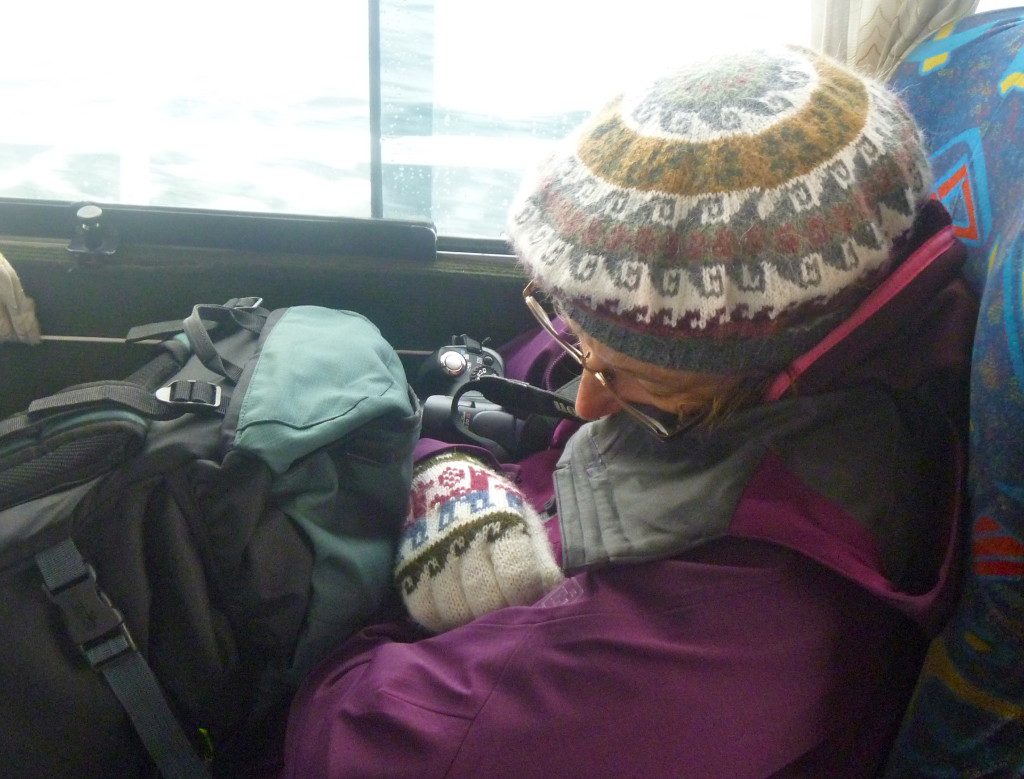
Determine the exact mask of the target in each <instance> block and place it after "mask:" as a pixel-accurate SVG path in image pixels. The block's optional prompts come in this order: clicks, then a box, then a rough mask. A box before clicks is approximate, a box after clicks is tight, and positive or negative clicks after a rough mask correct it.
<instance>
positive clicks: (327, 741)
mask: <svg viewBox="0 0 1024 779" xmlns="http://www.w3.org/2000/svg"><path fill="white" fill-rule="evenodd" d="M941 286H942V285H941V284H939V285H938V287H941ZM934 292H935V290H932V293H934ZM933 296H934V295H933V294H928V295H923V296H922V299H930V298H932V297H933ZM965 340H969V334H966V339H965ZM839 362H841V361H839ZM834 374H835V371H823V372H822V373H821V375H820V376H818V377H816V379H815V380H816V381H819V383H821V384H823V385H824V386H825V389H827V383H828V381H830V380H831V378H830V377H834ZM822 376H824V377H825V378H821V377H822ZM918 378H919V377H918ZM915 381H916V379H915ZM898 385H899V382H898V381H897V382H891V383H889V386H888V387H887V388H880V387H876V386H872V387H870V388H863V387H862V388H860V389H853V390H848V391H847V390H837V391H832V392H825V391H823V392H822V393H821V395H820V396H818V397H810V398H797V399H793V400H789V401H787V400H783V401H780V402H779V403H781V404H785V403H791V404H792V408H791V409H789V410H788V411H787V412H786V413H784V414H783V413H775V410H776V409H778V408H781V406H780V405H779V404H774V403H773V404H768V405H767V406H765V407H759V408H758V409H754V410H751V411H750V412H749V413H748V414H747V415H745V416H744V415H740V416H739V417H738V418H737V419H735V420H733V421H731V422H730V423H729V425H731V427H730V426H729V425H727V426H726V428H725V430H724V431H716V432H715V433H714V434H704V433H695V434H694V435H696V436H698V438H695V439H693V440H690V441H684V442H679V441H676V442H675V443H672V442H670V444H669V445H668V446H669V449H668V450H664V449H657V447H658V446H662V444H660V443H658V444H654V443H652V444H651V445H650V446H651V447H653V448H654V450H652V451H647V450H645V449H644V445H642V444H638V442H639V441H641V440H643V439H640V438H636V437H635V435H636V431H635V430H634V429H632V428H631V423H630V422H629V420H628V418H624V417H625V415H618V416H617V417H615V418H611V419H609V420H603V421H602V422H599V423H594V424H591V425H587V426H585V427H584V428H582V429H581V430H580V431H579V433H577V434H576V435H575V436H573V438H572V439H571V440H570V442H569V445H567V447H566V450H565V453H564V454H563V456H562V459H561V461H560V463H559V465H558V470H557V473H556V483H557V485H558V497H559V511H560V521H561V526H562V534H561V536H562V538H561V540H562V545H563V548H562V555H563V561H564V562H565V563H566V567H567V570H568V572H569V573H573V572H575V573H574V574H573V575H571V576H569V578H567V579H566V580H565V582H564V583H563V584H562V585H561V586H560V587H559V588H558V589H556V590H555V591H553V592H551V593H549V594H548V595H547V596H545V597H544V598H543V599H542V600H541V601H540V602H539V603H537V604H534V605H533V606H529V607H514V608H506V609H502V610H500V611H497V612H494V613H492V614H489V615H486V616H484V617H482V618H479V619H477V620H475V621H473V622H472V623H470V624H468V625H466V626H464V627H461V628H457V629H455V630H452V631H449V632H448V633H444V634H441V635H438V636H433V637H424V636H423V635H422V634H421V633H418V632H417V631H416V629H415V628H414V627H413V626H410V625H406V624H392V625H384V626H377V627H372V628H368V629H366V630H364V631H362V632H361V633H360V634H358V635H357V636H355V637H354V638H352V639H351V640H349V641H348V642H347V643H346V644H345V645H344V646H342V647H341V648H340V649H339V650H338V651H337V652H336V653H335V654H334V655H333V656H332V657H330V658H328V660H327V661H325V662H324V663H323V664H322V665H321V666H320V667H319V669H318V670H317V671H315V672H314V673H313V675H312V676H311V677H310V678H309V679H308V680H307V682H306V684H305V685H304V687H303V689H302V690H301V691H300V693H299V694H298V696H297V697H296V699H295V701H294V704H293V707H292V712H291V718H290V721H289V731H288V736H287V743H286V750H285V770H284V774H283V775H284V776H289V777H310V776H339V777H348V776H388V777H404V776H417V777H419V776H474V777H475V776H486V777H502V776H509V777H513V776H514V777H518V778H519V779H522V777H527V776H542V777H559V776H573V777H575V776H673V777H674V776H696V777H730V778H733V777H765V776H772V775H783V776H815V777H816V776H829V777H841V776H871V775H874V774H875V773H877V771H878V769H879V767H880V765H881V763H882V761H883V760H884V758H885V753H886V750H887V747H888V744H889V742H890V741H891V738H892V736H893V735H894V733H895V729H896V727H897V726H898V722H899V717H900V713H901V711H902V709H903V707H904V705H905V703H906V700H907V696H908V695H909V691H910V690H911V689H912V687H913V684H914V681H915V679H916V674H917V669H918V667H919V664H920V660H921V657H922V653H923V651H924V648H925V646H926V643H927V639H928V636H929V635H930V634H931V633H933V632H934V630H935V629H936V627H937V626H938V624H939V623H940V622H941V620H942V618H943V617H944V615H945V609H946V604H947V601H948V595H949V590H950V583H951V576H950V572H951V569H952V567H953V566H952V565H951V561H952V559H953V555H954V546H955V545H954V539H955V537H956V530H955V528H956V516H957V514H958V511H959V504H958V500H957V499H958V495H959V489H958V482H957V479H958V478H959V475H960V474H961V473H962V462H961V460H960V459H959V456H958V451H959V449H958V447H957V446H956V444H955V443H951V442H952V441H953V436H951V435H950V434H949V432H948V430H946V429H944V428H943V427H942V426H941V425H936V424H935V422H936V416H935V415H934V414H926V413H923V412H922V409H923V408H925V406H922V405H919V404H917V402H916V401H915V400H914V399H913V397H912V396H909V395H906V394H905V393H902V391H901V390H900V389H899V386H898ZM765 409H767V411H766V410H765ZM793 420H796V422H795V423H794V421H793ZM701 436H703V438H701ZM651 441H653V439H651ZM673 447H674V448H673ZM612 454H615V455H616V456H614V457H613V456H611V455H612ZM545 458H546V459H545ZM535 462H541V463H542V465H543V466H545V467H547V468H548V469H549V468H550V465H551V453H542V454H541V455H539V456H538V457H537V458H536V459H535ZM655 464H656V465H655ZM652 467H659V468H665V469H667V471H666V473H665V474H662V475H663V476H664V475H668V473H669V472H671V474H672V475H671V478H669V479H667V480H666V479H660V478H659V479H658V480H657V483H658V484H665V485H667V486H666V487H665V492H663V493H659V494H658V495H656V496H655V495H653V494H652V489H653V488H652V487H650V486H649V485H648V484H647V482H645V480H644V478H645V477H644V473H645V472H646V470H648V469H649V468H652ZM539 472H540V473H543V472H544V467H541V468H540V469H539ZM548 472H550V471H548ZM537 473H538V471H537V470H531V464H530V463H526V464H524V465H523V468H522V475H523V476H524V479H525V480H526V481H528V482H531V480H532V479H533V478H534V477H535V476H536V475H537ZM548 483H550V482H548ZM652 483H653V482H652ZM722 484H724V485H725V486H724V487H722V488H720V489H719V488H717V487H714V486H713V485H722ZM531 485H532V487H533V492H532V497H533V498H534V499H535V500H540V499H542V498H543V497H544V492H545V489H544V488H542V487H537V483H536V482H531ZM531 485H524V486H531Z"/></svg>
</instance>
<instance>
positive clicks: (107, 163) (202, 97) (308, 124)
mask: <svg viewBox="0 0 1024 779" xmlns="http://www.w3.org/2000/svg"><path fill="white" fill-rule="evenodd" d="M367 51H368V44H367V7H366V4H365V3H359V2H338V3H325V2H319V1H318V0H289V2H288V3H285V4H279V3H273V4H271V3H251V2H238V0H218V1H217V2H208V0H178V2H175V3H172V4H154V3H140V2H135V1H129V0H105V1H104V2H102V3H81V2H70V1H68V0H33V1H32V2H17V3H11V4H8V5H7V6H5V10H4V43H3V45H2V46H0V105H2V106H3V117H4V121H3V122H2V124H0V196H5V197H19V198H40V199H54V200H71V201H78V200H95V201H100V202H105V203H123V204H131V205H159V206H181V207H194V208H212V209H226V210H240V211H275V212H284V213H313V214H345V215H351V216H369V213H370V206H369V203H370V196H369V148H370V147H369V126H368V122H367V116H368V93H369V86H368V85H369V76H368V68H369V65H368V55H367Z"/></svg>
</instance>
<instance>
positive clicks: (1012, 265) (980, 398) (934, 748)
mask: <svg viewBox="0 0 1024 779" xmlns="http://www.w3.org/2000/svg"><path fill="white" fill-rule="evenodd" d="M892 85H893V86H894V87H895V88H896V89H897V90H898V91H899V92H900V93H901V94H902V96H903V98H904V100H905V101H906V103H907V104H908V106H909V107H910V110H911V111H912V112H913V114H914V115H915V116H916V117H917V119H918V121H919V123H920V124H921V126H922V127H923V129H924V131H925V135H926V139H927V142H928V146H929V150H930V152H931V158H932V163H933V167H934V170H935V187H934V191H933V194H934V196H935V197H937V198H938V199H940V200H941V201H942V202H943V203H944V204H945V205H946V208H947V209H948V210H949V212H950V213H951V214H952V216H953V222H954V225H955V227H956V231H957V233H958V234H959V235H960V237H961V239H962V240H963V241H964V243H965V244H966V245H967V249H968V259H967V266H966V267H965V270H964V273H965V276H966V277H967V280H968V282H969V284H970V285H971V286H972V287H973V289H974V290H975V291H976V292H977V294H978V295H979V297H980V300H981V314H980V317H979V322H978V330H977V334H976V336H975V343H974V353H973V358H972V370H971V399H970V411H971V435H970V464H971V465H970V478H969V495H968V506H969V509H968V511H969V514H968V516H967V517H966V522H967V528H966V529H967V532H968V533H969V538H968V539H967V541H966V543H967V546H968V550H969V557H968V563H967V571H966V580H965V586H964V591H963V595H962V597H961V600H960V602H959V605H958V607H957V611H956V613H955V615H954V617H953V619H952V621H951V622H950V624H949V625H948V627H947V629H946V631H945V632H944V633H943V635H942V636H941V637H940V638H939V639H938V640H936V641H935V642H934V644H933V646H932V647H931V650H930V652H929V655H928V659H927V661H926V663H925V668H924V671H923V673H922V677H921V681H920V684H919V687H918V690H917V694H916V696H915V699H914V701H913V702H912V704H911V707H910V710H909V712H908V716H907V719H906V721H905V723H904V726H903V729H902V731H901V733H900V736H899V738H898V739H897V741H896V744H895V747H894V751H893V754H892V759H891V761H890V765H889V775H891V776H943V777H945V776H948V777H980V776H985V777H1004V776H1005V777H1024V350H1022V343H1021V342H1022V339H1024V298H1022V294H1024V289H1022V283H1021V280H1022V274H1024V8H1017V9H1007V10H1000V11H992V12H989V13H984V14H977V15H974V16H970V17H967V18H965V19H962V20H960V21H959V22H957V23H955V24H951V25H947V26H946V27H944V28H943V29H941V30H940V31H939V32H938V33H936V34H935V35H933V36H932V37H931V38H930V39H929V40H927V41H925V42H924V43H922V44H921V45H919V46H918V47H917V48H916V49H915V50H914V51H912V52H911V53H910V54H909V55H908V56H907V58H906V59H905V60H904V62H903V63H902V64H901V66H900V67H899V69H898V70H897V72H896V73H895V74H894V76H893V79H892Z"/></svg>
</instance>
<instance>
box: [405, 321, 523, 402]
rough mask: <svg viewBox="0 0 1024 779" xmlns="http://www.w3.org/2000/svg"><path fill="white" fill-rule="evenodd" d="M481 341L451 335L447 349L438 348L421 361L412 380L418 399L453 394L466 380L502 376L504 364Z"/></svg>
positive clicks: (498, 355) (484, 342)
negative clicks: (414, 378)
mask: <svg viewBox="0 0 1024 779" xmlns="http://www.w3.org/2000/svg"><path fill="white" fill-rule="evenodd" d="M486 343H487V339H484V340H483V341H482V342H481V341H477V340H476V339H474V338H470V337H469V336H468V335H466V334H465V333H463V334H462V335H458V336H452V341H451V343H450V344H449V345H448V346H442V347H441V348H440V349H438V350H437V351H435V352H433V353H432V354H431V355H430V356H429V357H427V358H426V359H424V361H423V364H422V365H421V366H420V370H419V374H418V376H417V378H416V383H415V387H416V391H417V393H418V394H419V395H420V397H423V398H426V397H430V396H431V395H454V394H455V392H456V390H458V388H459V387H461V386H462V385H463V384H465V383H466V382H467V381H472V380H474V379H479V378H480V377H481V376H504V375H505V362H504V361H503V360H502V359H501V355H500V354H498V353H497V352H496V351H494V349H491V348H489V347H487V346H486Z"/></svg>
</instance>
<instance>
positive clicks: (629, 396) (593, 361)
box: [570, 323, 741, 419]
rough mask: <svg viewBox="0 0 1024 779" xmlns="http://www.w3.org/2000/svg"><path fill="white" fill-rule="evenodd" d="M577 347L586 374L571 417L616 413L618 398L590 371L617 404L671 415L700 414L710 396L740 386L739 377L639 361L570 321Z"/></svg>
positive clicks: (720, 394)
mask: <svg viewBox="0 0 1024 779" xmlns="http://www.w3.org/2000/svg"><path fill="white" fill-rule="evenodd" d="M570 327H571V328H572V331H573V333H574V334H575V335H576V337H577V339H578V340H579V343H580V349H581V350H582V351H583V353H584V355H587V357H586V365H587V368H588V369H589V370H585V371H584V372H583V378H582V379H581V381H580V386H579V390H578V392H577V395H576V413H577V414H579V415H580V416H581V417H583V418H584V419H598V418H600V417H604V416H608V415H609V414H614V413H616V412H617V411H620V410H621V409H622V404H621V403H620V402H619V399H618V398H616V397H615V395H613V394H612V393H611V392H609V391H608V389H607V388H606V387H604V386H603V385H602V384H601V383H600V382H599V381H598V380H597V379H596V378H595V377H594V374H593V373H592V372H593V371H601V372H603V373H604V374H605V376H606V378H608V380H609V382H610V383H611V385H612V387H613V388H614V390H615V392H616V393H617V394H618V395H619V398H621V399H622V400H623V401H626V402H628V403H634V404H637V405H641V406H653V407H655V408H657V409H660V410H662V411H667V412H669V413H671V414H674V415H676V416H688V415H692V414H695V413H699V412H701V411H704V410H706V409H707V408H708V407H709V406H710V405H711V403H712V401H713V400H714V399H715V398H720V397H724V396H725V395H728V394H729V393H730V392H731V391H733V390H734V389H735V388H736V387H737V386H738V385H739V383H740V381H741V379H740V378H739V377H733V376H723V375H721V374H713V373H698V372H692V371H677V370H669V369H667V368H662V367H660V366H658V365H653V364H651V363H645V362H640V361H639V360H636V359H634V358H632V357H629V356H628V355H625V354H622V353H621V352H617V351H615V350H614V349H612V348H611V347H609V346H606V345H605V344H603V343H601V342H599V341H595V340H594V339H593V338H590V337H589V336H588V335H587V334H586V333H581V332H580V331H579V329H578V328H576V327H575V326H574V325H573V323H570Z"/></svg>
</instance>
